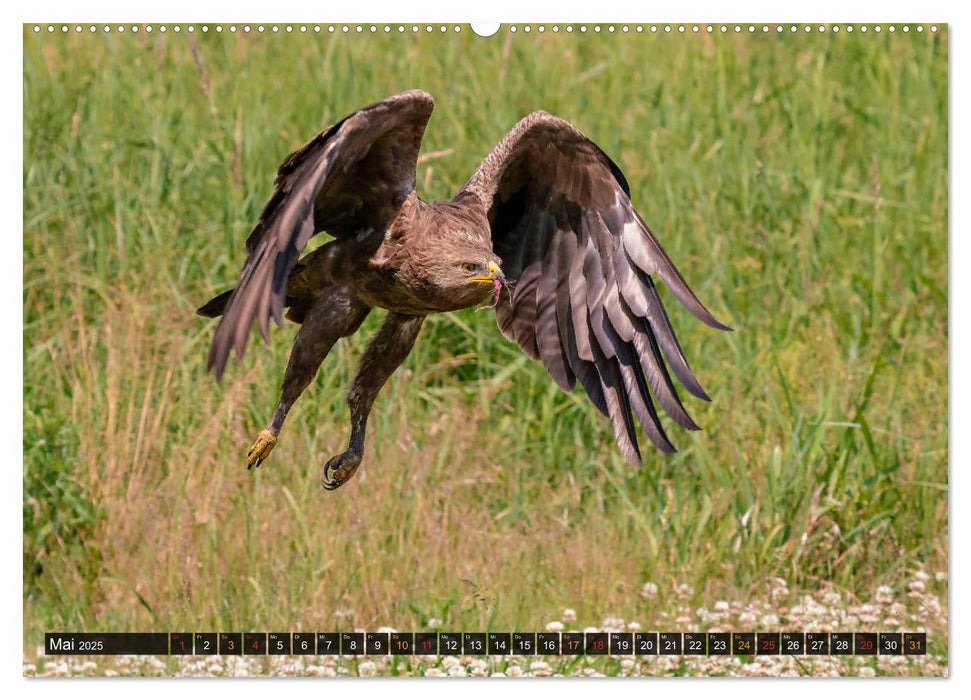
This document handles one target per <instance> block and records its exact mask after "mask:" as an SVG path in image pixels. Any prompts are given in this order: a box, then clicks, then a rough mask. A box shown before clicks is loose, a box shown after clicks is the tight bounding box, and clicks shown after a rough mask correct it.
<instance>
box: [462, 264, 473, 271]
mask: <svg viewBox="0 0 971 700" xmlns="http://www.w3.org/2000/svg"><path fill="white" fill-rule="evenodd" d="M462 269H463V270H465V271H466V272H475V263H470V262H467V263H462Z"/></svg>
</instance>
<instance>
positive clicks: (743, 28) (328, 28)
mask: <svg viewBox="0 0 971 700" xmlns="http://www.w3.org/2000/svg"><path fill="white" fill-rule="evenodd" d="M45 29H46V31H47V32H48V33H50V34H53V33H54V32H57V31H60V32H61V33H64V34H66V33H68V32H70V31H72V30H73V31H74V32H75V33H77V34H80V33H82V32H84V31H88V32H90V33H92V34H93V33H95V32H97V31H99V30H100V31H103V32H113V31H114V32H118V33H120V34H123V33H124V32H126V31H128V32H131V33H132V34H137V33H138V32H140V31H144V32H146V33H152V32H153V31H158V32H161V33H165V32H167V31H172V32H175V33H176V34H178V33H180V32H182V31H186V32H188V33H190V34H192V33H194V32H196V31H200V32H202V33H206V32H209V31H215V32H216V33H220V32H223V31H228V32H230V33H236V32H243V33H244V34H248V33H252V32H257V33H261V34H262V33H266V32H270V33H273V34H279V33H281V32H283V33H286V34H292V33H294V32H297V33H300V34H306V33H308V32H313V33H316V34H319V33H321V32H326V33H330V34H335V33H343V34H351V33H355V34H364V33H370V34H377V33H379V32H384V33H385V34H392V33H398V34H404V33H406V32H410V33H412V34H418V33H419V32H425V33H428V34H430V33H432V32H436V31H437V32H439V33H442V34H444V33H446V32H448V31H453V32H461V31H462V28H461V27H459V26H458V25H455V26H452V27H448V26H446V25H438V26H432V25H430V24H428V25H421V26H419V25H417V24H412V25H403V24H398V25H390V24H385V25H380V26H379V25H376V24H370V25H366V24H357V25H347V24H341V25H334V24H331V25H319V24H314V25H307V24H299V25H292V24H287V25H283V26H280V25H276V24H274V25H269V26H267V25H262V24H259V25H250V24H243V25H235V24H230V25H226V26H225V27H223V25H221V24H217V25H214V26H213V27H210V26H209V25H205V24H203V25H200V26H199V27H196V26H195V25H191V24H190V25H186V26H185V27H183V26H182V25H179V24H176V25H172V26H167V25H164V24H162V25H158V26H157V27H154V26H152V25H150V24H148V25H144V26H139V25H137V24H133V25H130V26H125V25H123V24H120V25H117V26H115V27H112V26H109V25H104V26H100V27H99V26H96V25H93V24H92V25H88V26H83V25H80V24H77V25H73V26H72V25H67V24H62V25H53V24H48V25H47V26H46V27H42V26H41V25H39V24H35V25H34V26H33V30H34V33H35V34H39V33H40V32H42V31H44V30H45ZM814 29H815V31H818V32H826V31H830V32H834V33H835V32H839V31H841V30H842V31H846V32H854V31H859V32H861V33H864V34H865V33H866V32H868V31H873V32H876V33H878V34H879V33H880V32H882V31H883V30H884V27H882V26H881V25H879V24H875V25H866V24H861V25H852V24H850V25H846V26H844V27H840V26H839V25H830V26H827V25H817V26H816V27H813V26H810V25H808V24H807V25H800V26H797V25H795V24H792V25H781V24H780V25H772V26H771V27H770V26H769V25H766V24H763V25H759V26H756V25H754V24H749V25H741V24H734V25H726V24H720V25H714V24H705V25H699V24H677V25H671V24H660V25H659V24H652V25H641V24H637V25H628V24H623V25H619V26H616V25H613V24H611V25H607V26H606V27H602V26H600V25H599V24H598V25H593V26H591V27H588V26H587V25H585V24H581V25H578V26H574V25H572V24H568V25H564V26H560V25H558V24H554V25H551V26H549V27H547V26H545V25H542V24H541V25H537V26H535V27H533V26H531V25H528V24H527V25H522V26H519V25H515V24H513V25H511V26H510V27H509V31H510V32H513V33H515V32H518V31H522V32H524V33H527V34H528V33H530V32H532V31H536V32H538V33H540V34H543V33H545V32H547V31H550V32H553V33H554V34H556V33H558V32H561V31H562V32H566V33H568V34H570V33H574V32H579V33H581V34H585V33H587V32H589V31H593V32H594V33H602V32H604V31H606V32H607V33H609V34H613V33H615V32H618V31H619V32H621V33H624V34H627V33H630V32H636V33H643V32H651V33H655V34H656V33H658V32H662V33H665V34H670V33H672V32H677V33H681V34H686V33H693V34H697V33H699V32H706V33H708V34H717V33H721V34H726V33H729V32H732V33H735V34H741V33H743V32H748V33H749V34H755V33H757V32H762V33H768V32H770V31H775V32H777V33H780V34H781V33H783V32H790V33H796V32H800V31H802V32H804V33H809V32H812V31H813V30H814ZM913 29H914V31H917V32H923V31H924V27H923V25H920V24H918V25H916V26H914V27H913ZM899 30H900V31H901V32H905V33H907V32H910V31H911V26H910V25H907V24H905V25H902V26H900V27H899ZM930 30H931V31H932V32H936V31H937V25H931V26H930ZM886 31H888V32H890V33H895V32H897V31H898V27H897V26H896V25H893V24H891V25H888V26H887V27H886Z"/></svg>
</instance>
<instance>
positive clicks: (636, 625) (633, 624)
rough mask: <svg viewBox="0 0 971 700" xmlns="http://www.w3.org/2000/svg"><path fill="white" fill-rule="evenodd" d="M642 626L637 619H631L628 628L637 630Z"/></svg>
mask: <svg viewBox="0 0 971 700" xmlns="http://www.w3.org/2000/svg"><path fill="white" fill-rule="evenodd" d="M640 628H641V623H640V622H638V621H637V620H631V621H630V622H628V623H627V629H629V630H634V631H635V632H636V631H637V630H639V629H640Z"/></svg>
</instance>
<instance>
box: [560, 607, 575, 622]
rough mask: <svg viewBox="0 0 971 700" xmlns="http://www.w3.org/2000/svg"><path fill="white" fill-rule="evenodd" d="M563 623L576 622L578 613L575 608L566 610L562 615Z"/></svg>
mask: <svg viewBox="0 0 971 700" xmlns="http://www.w3.org/2000/svg"><path fill="white" fill-rule="evenodd" d="M562 619H563V622H576V621H577V611H576V610H574V609H573V608H564V610H563V615H562Z"/></svg>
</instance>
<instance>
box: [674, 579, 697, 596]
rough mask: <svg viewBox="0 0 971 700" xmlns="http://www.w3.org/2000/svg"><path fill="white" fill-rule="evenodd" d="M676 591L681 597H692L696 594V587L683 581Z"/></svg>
mask: <svg viewBox="0 0 971 700" xmlns="http://www.w3.org/2000/svg"><path fill="white" fill-rule="evenodd" d="M674 590H675V593H677V594H678V597H679V598H690V597H691V596H693V595H694V593H695V589H694V588H692V587H691V586H689V585H688V584H687V583H682V584H680V585H678V587H677V588H675V589H674Z"/></svg>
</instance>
